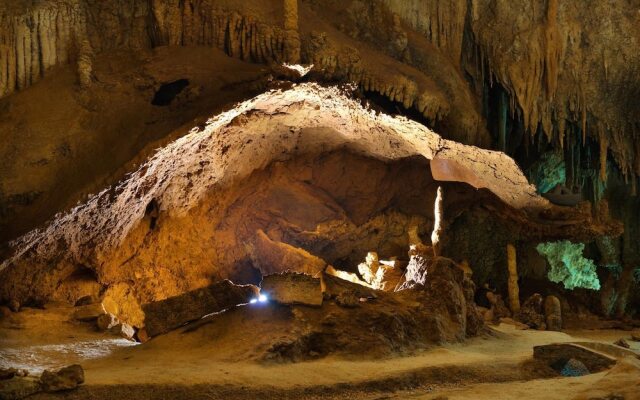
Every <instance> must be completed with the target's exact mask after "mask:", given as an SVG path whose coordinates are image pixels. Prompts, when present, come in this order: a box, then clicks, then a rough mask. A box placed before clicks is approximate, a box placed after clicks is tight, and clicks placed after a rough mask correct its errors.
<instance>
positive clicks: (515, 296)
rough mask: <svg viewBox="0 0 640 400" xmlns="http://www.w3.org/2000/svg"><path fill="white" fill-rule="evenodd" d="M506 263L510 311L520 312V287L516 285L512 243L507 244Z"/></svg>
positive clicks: (514, 251)
mask: <svg viewBox="0 0 640 400" xmlns="http://www.w3.org/2000/svg"><path fill="white" fill-rule="evenodd" d="M507 265H508V270H509V280H508V281H507V285H508V288H509V307H510V308H511V312H512V313H514V314H517V313H518V312H520V288H519V287H518V266H517V263H516V248H515V246H514V245H512V244H507Z"/></svg>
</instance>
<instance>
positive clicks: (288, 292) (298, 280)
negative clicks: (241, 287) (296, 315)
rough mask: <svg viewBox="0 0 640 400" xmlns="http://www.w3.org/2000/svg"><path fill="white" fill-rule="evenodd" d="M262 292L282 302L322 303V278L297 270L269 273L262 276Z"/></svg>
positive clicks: (312, 304) (315, 304)
mask: <svg viewBox="0 0 640 400" xmlns="http://www.w3.org/2000/svg"><path fill="white" fill-rule="evenodd" d="M260 292H261V293H262V294H265V295H267V296H268V298H269V299H270V300H273V301H275V302H276V303H280V304H302V305H307V306H321V305H322V286H321V283H320V278H314V277H312V276H311V275H306V274H300V273H296V272H283V273H281V274H272V275H267V276H265V277H263V278H262V284H261V289H260Z"/></svg>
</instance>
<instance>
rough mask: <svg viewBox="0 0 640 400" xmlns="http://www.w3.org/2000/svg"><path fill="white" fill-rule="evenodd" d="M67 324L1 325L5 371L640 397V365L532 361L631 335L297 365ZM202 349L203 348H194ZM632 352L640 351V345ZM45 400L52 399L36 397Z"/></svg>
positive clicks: (412, 392) (164, 388) (210, 343)
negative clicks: (573, 370)
mask: <svg viewBox="0 0 640 400" xmlns="http://www.w3.org/2000/svg"><path fill="white" fill-rule="evenodd" d="M245 307H252V306H245ZM255 312H261V310H255ZM70 315H71V313H70V309H69V308H68V307H62V306H56V307H50V308H48V309H46V310H36V309H25V310H23V311H21V312H20V313H18V314H13V315H11V316H10V317H8V318H5V319H3V320H2V321H0V343H1V345H0V365H1V366H15V367H20V368H28V369H29V370H30V371H31V372H32V373H34V374H37V373H39V372H40V371H41V370H42V369H44V368H57V367H61V366H64V365H68V364H71V363H80V364H82V366H83V367H84V368H85V375H86V382H85V384H84V385H83V386H81V388H80V389H79V390H76V391H72V392H68V393H66V394H65V396H66V397H68V398H78V399H80V398H95V399H102V398H106V399H111V398H121V396H122V395H124V393H130V394H135V396H136V398H166V399H171V398H185V396H186V397H188V398H197V399H200V398H202V399H211V398H267V399H269V398H310V399H311V398H345V396H348V397H351V398H356V399H400V398H411V399H438V398H448V399H471V398H473V399H498V398H499V399H517V398H526V399H572V398H576V399H582V398H584V399H591V398H609V397H606V396H608V395H610V394H611V393H617V392H616V391H618V392H620V393H622V394H623V395H624V396H625V397H624V399H634V398H640V361H639V360H637V359H636V360H632V359H630V358H627V359H624V360H619V362H618V364H617V365H616V366H615V367H614V368H613V369H611V370H609V371H603V372H600V373H596V374H591V375H587V376H583V377H579V378H563V377H557V376H554V374H553V373H552V372H551V371H548V370H543V369H542V370H541V369H540V368H539V366H537V365H535V363H534V362H533V361H532V359H531V355H532V347H533V346H535V345H539V344H545V343H553V342H567V341H595V342H602V343H612V342H613V341H615V340H617V339H619V338H620V337H625V336H628V333H627V332H624V331H614V330H599V331H570V332H545V331H533V330H527V331H521V330H515V329H514V327H513V326H511V325H506V324H501V325H499V326H496V327H492V328H491V331H490V333H488V334H486V335H483V336H481V337H478V338H474V339H470V340H468V341H467V342H466V343H463V344H451V345H445V346H441V347H435V348H432V349H426V350H422V351H418V352H414V353H412V354H409V355H405V356H397V357H385V358H378V359H369V360H351V359H345V358H344V357H338V356H329V357H326V358H323V359H320V360H314V361H309V362H300V363H264V362H262V363H261V362H256V361H241V360H237V361H233V362H231V361H230V359H229V354H230V347H232V348H243V346H244V347H246V346H245V345H246V344H247V343H251V342H255V341H259V338H257V337H256V334H260V329H256V330H255V331H254V332H251V331H241V332H238V334H237V340H236V341H235V342H234V341H230V340H228V339H223V338H218V339H219V340H217V339H216V337H215V335H214V336H211V331H210V330H207V329H201V328H200V329H197V330H195V331H192V332H187V333H185V332H183V331H182V330H177V331H174V332H171V333H169V334H167V335H164V336H160V337H158V338H154V339H153V340H151V341H150V342H147V343H145V344H143V345H135V344H133V343H132V342H128V341H126V340H124V339H117V338H114V337H113V336H110V335H108V334H105V333H100V332H96V331H95V330H94V328H93V327H92V326H91V325H90V324H86V323H79V322H75V321H73V320H71V319H70V317H69V316H70ZM240 315H244V316H246V315H248V314H246V313H244V312H242V313H240ZM196 342H199V343H200V345H193V343H196ZM243 343H244V344H243ZM630 343H631V344H632V346H633V347H632V349H634V350H635V351H640V343H638V342H630ZM220 347H222V348H220ZM224 347H227V348H226V349H225V348H224ZM190 349H191V350H190ZM634 388H636V389H637V390H634ZM47 396H51V395H47V394H39V395H36V396H34V397H33V398H48V397H47ZM634 396H635V397H634ZM56 398H59V396H57V397H56Z"/></svg>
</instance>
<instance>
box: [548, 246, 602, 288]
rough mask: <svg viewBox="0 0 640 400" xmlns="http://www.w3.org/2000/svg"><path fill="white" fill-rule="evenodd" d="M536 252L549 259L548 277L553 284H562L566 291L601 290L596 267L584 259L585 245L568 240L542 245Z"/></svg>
mask: <svg viewBox="0 0 640 400" xmlns="http://www.w3.org/2000/svg"><path fill="white" fill-rule="evenodd" d="M536 250H538V253H540V254H542V255H544V256H546V257H547V261H549V265H550V267H551V269H550V270H549V273H548V274H547V276H548V277H549V280H551V281H552V282H556V283H557V282H562V283H563V284H564V287H565V288H566V289H574V288H586V289H593V290H600V281H599V280H598V275H597V274H596V265H595V264H594V263H593V261H592V260H589V259H587V258H584V257H583V256H582V251H583V250H584V244H582V243H571V242H570V241H568V240H563V241H559V242H548V243H540V244H539V245H538V246H537V247H536Z"/></svg>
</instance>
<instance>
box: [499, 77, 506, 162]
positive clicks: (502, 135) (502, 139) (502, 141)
mask: <svg viewBox="0 0 640 400" xmlns="http://www.w3.org/2000/svg"><path fill="white" fill-rule="evenodd" d="M507 101H508V98H507V94H506V93H505V92H504V91H503V90H501V91H500V94H499V95H498V148H499V149H500V150H501V151H506V150H507V111H508V105H507V104H508V103H507Z"/></svg>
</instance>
